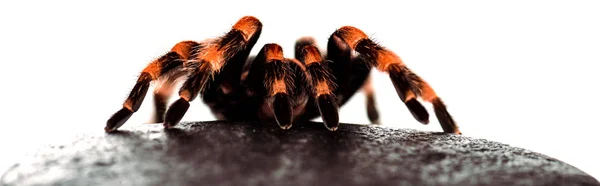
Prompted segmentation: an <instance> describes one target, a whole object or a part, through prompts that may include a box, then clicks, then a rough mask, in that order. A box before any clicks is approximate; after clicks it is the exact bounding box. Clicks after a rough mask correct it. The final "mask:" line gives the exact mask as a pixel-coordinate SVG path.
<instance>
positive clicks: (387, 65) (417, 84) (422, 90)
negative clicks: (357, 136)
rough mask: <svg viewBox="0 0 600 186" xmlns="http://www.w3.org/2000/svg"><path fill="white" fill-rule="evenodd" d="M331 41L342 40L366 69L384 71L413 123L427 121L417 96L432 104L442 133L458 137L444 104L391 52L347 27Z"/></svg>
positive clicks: (335, 33)
mask: <svg viewBox="0 0 600 186" xmlns="http://www.w3.org/2000/svg"><path fill="white" fill-rule="evenodd" d="M331 38H334V39H340V40H343V41H344V43H345V44H347V46H348V47H350V48H352V49H354V50H355V51H357V52H358V53H360V55H361V57H362V58H364V59H365V62H366V63H367V64H368V66H372V67H376V68H377V69H378V70H379V71H382V72H387V73H388V74H389V77H390V79H391V80H392V83H393V85H394V87H395V88H396V92H397V93H398V96H399V97H400V99H401V100H402V101H403V102H404V103H405V104H406V106H407V108H408V109H409V110H410V111H411V113H412V114H413V116H414V117H415V119H416V120H418V121H420V122H421V123H424V124H426V123H428V122H429V120H428V116H429V115H428V114H427V110H426V109H425V108H424V107H423V105H422V104H421V103H419V102H418V101H417V97H420V98H421V99H422V100H423V101H426V102H430V103H432V105H433V108H434V112H435V114H436V117H437V118H438V121H439V122H440V125H441V126H442V129H443V130H444V132H447V133H456V134H461V132H460V131H459V129H458V126H457V125H456V123H455V122H454V120H453V119H452V116H451V115H450V114H449V113H448V111H447V109H446V105H445V104H444V103H443V102H442V100H441V98H439V97H438V96H437V94H436V93H435V91H434V90H433V88H432V87H431V86H430V85H429V84H428V83H427V82H426V81H425V80H423V79H422V78H421V77H419V76H418V75H416V74H415V73H414V72H412V71H411V70H410V69H409V68H408V67H406V65H405V64H404V63H403V62H402V60H401V59H400V57H399V56H397V55H396V54H395V53H394V52H392V51H390V50H388V49H386V48H384V47H383V46H380V45H378V44H377V43H375V42H374V41H372V40H371V39H369V37H368V36H367V35H366V34H365V33H364V32H363V31H361V30H360V29H358V28H355V27H351V26H344V27H341V28H339V29H338V30H336V31H335V32H334V33H333V34H332V35H331Z"/></svg>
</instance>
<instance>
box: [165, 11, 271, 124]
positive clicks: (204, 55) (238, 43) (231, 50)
mask: <svg viewBox="0 0 600 186" xmlns="http://www.w3.org/2000/svg"><path fill="white" fill-rule="evenodd" d="M261 29H262V23H261V22H260V21H259V20H258V19H257V18H255V17H252V16H245V17H242V18H241V19H240V20H238V21H237V22H236V23H235V24H234V25H233V26H232V29H231V30H230V31H229V32H228V33H226V34H225V35H224V36H222V37H219V38H216V39H214V40H211V41H208V42H206V43H202V45H203V46H201V47H200V49H199V50H197V51H196V52H194V53H192V55H191V57H190V61H188V62H187V63H186V67H187V68H190V69H191V70H190V74H189V75H188V79H187V80H186V81H185V82H184V83H183V85H182V87H181V89H180V90H179V96H180V98H179V99H178V100H177V101H175V102H174V103H173V104H171V106H169V108H168V109H167V111H166V114H165V121H164V123H163V125H164V126H165V127H166V128H172V127H174V126H175V125H177V124H178V123H179V121H181V119H182V118H183V116H184V115H185V113H186V112H187V110H188V108H189V106H190V105H189V102H190V101H193V100H194V99H195V98H196V97H197V96H198V95H200V94H201V95H203V96H206V95H207V94H211V93H214V92H213V91H209V88H208V87H209V86H210V87H214V86H216V85H217V83H216V82H215V80H216V79H219V80H223V81H220V82H221V83H225V85H226V86H231V87H224V88H225V89H227V88H235V87H236V86H238V84H239V76H240V75H239V74H241V73H238V74H237V80H235V79H236V78H223V77H225V76H226V75H229V74H228V73H235V72H236V71H241V70H236V68H239V69H241V68H242V66H243V64H239V63H243V62H244V60H241V59H243V58H247V56H248V54H249V52H250V50H251V49H252V47H253V45H254V44H255V43H256V40H257V39H258V37H259V35H260V32H261ZM229 62H232V63H231V64H229ZM226 64H229V65H231V68H230V66H229V65H226ZM222 72H223V73H226V74H225V75H223V76H219V74H220V73H222ZM232 81H233V82H235V81H237V83H233V82H232ZM213 85H214V86H213ZM210 90H214V89H210ZM220 90H221V91H223V90H224V89H220ZM225 91H227V90H225ZM204 100H205V101H206V100H207V99H204Z"/></svg>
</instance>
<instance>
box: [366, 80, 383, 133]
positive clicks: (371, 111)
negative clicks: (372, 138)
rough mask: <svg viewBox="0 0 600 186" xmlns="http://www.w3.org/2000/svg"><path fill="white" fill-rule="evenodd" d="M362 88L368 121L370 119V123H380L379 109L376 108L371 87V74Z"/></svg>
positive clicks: (373, 90) (373, 89)
mask: <svg viewBox="0 0 600 186" xmlns="http://www.w3.org/2000/svg"><path fill="white" fill-rule="evenodd" d="M362 90H363V93H364V94H365V99H366V101H365V102H366V103H365V105H366V106H367V116H368V117H369V121H371V123H372V124H381V123H379V111H378V110H377V103H376V101H375V88H374V87H373V80H372V78H371V76H369V77H367V80H366V81H365V83H364V84H363V87H362Z"/></svg>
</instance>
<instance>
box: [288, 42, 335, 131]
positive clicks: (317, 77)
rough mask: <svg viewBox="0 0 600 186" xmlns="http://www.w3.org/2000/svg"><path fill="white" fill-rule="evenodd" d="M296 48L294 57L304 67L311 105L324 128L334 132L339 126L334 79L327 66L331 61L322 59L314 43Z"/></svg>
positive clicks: (299, 44) (299, 45)
mask: <svg viewBox="0 0 600 186" xmlns="http://www.w3.org/2000/svg"><path fill="white" fill-rule="evenodd" d="M302 45H303V46H302ZM297 46H298V47H297V48H296V50H297V51H296V55H297V56H296V57H297V59H298V60H300V62H302V63H303V64H304V65H305V66H306V72H307V73H308V80H309V85H310V91H311V95H312V97H311V98H312V99H313V100H315V102H314V103H311V104H316V106H317V109H318V111H319V114H320V115H321V119H322V120H323V123H324V124H325V127H327V129H329V130H331V131H335V130H337V128H338V126H339V106H338V103H337V98H336V95H335V94H334V90H335V88H336V84H335V82H334V80H335V77H334V76H333V74H332V73H331V69H329V66H328V63H331V61H326V60H324V59H322V54H321V52H320V51H319V49H318V48H317V46H316V45H315V44H314V43H311V42H306V43H298V44H297Z"/></svg>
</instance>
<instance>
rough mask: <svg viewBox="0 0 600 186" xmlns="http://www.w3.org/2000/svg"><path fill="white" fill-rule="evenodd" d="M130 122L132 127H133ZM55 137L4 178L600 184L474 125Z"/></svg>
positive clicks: (146, 129)
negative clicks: (468, 128)
mask: <svg viewBox="0 0 600 186" xmlns="http://www.w3.org/2000/svg"><path fill="white" fill-rule="evenodd" d="M127 126H130V127H127ZM98 131H99V132H96V133H93V132H90V133H82V134H78V135H77V136H76V137H74V139H73V141H69V142H65V143H57V144H49V145H48V146H45V147H43V148H41V149H39V152H38V153H36V154H35V155H32V156H31V157H29V158H26V159H25V160H23V161H21V162H18V164H16V165H14V166H12V167H11V168H10V169H9V170H8V171H7V172H6V173H4V175H3V177H2V179H1V180H0V181H1V183H2V184H3V185H347V186H351V185H460V186H469V185H571V186H574V185H600V183H599V182H598V181H597V180H596V179H594V178H593V177H591V176H590V175H588V174H586V173H584V172H582V171H581V170H579V169H577V168H575V167H573V166H571V165H568V164H566V163H564V162H561V161H559V160H557V159H554V158H551V157H548V156H545V155H542V154H539V153H536V152H531V151H528V150H526V149H522V148H516V147H511V146H509V145H506V144H502V143H498V142H493V141H488V140H485V139H475V138H470V137H466V136H464V135H454V134H444V133H436V132H424V131H417V130H409V129H392V128H386V127H380V126H373V125H371V126H369V125H354V124H342V125H341V126H340V128H339V129H338V131H335V132H331V131H328V130H326V129H325V127H324V126H323V124H322V123H317V122H312V123H306V124H303V125H294V127H292V128H291V129H290V130H281V129H279V128H278V127H271V126H260V125H259V124H256V123H241V122H239V123H236V122H223V121H211V122H183V123H180V124H179V125H178V126H177V128H175V129H170V130H165V129H163V127H162V125H158V124H144V125H134V124H129V125H126V126H125V127H123V128H122V129H120V131H118V132H116V133H110V134H107V133H104V132H103V131H102V128H101V127H99V128H98Z"/></svg>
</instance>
